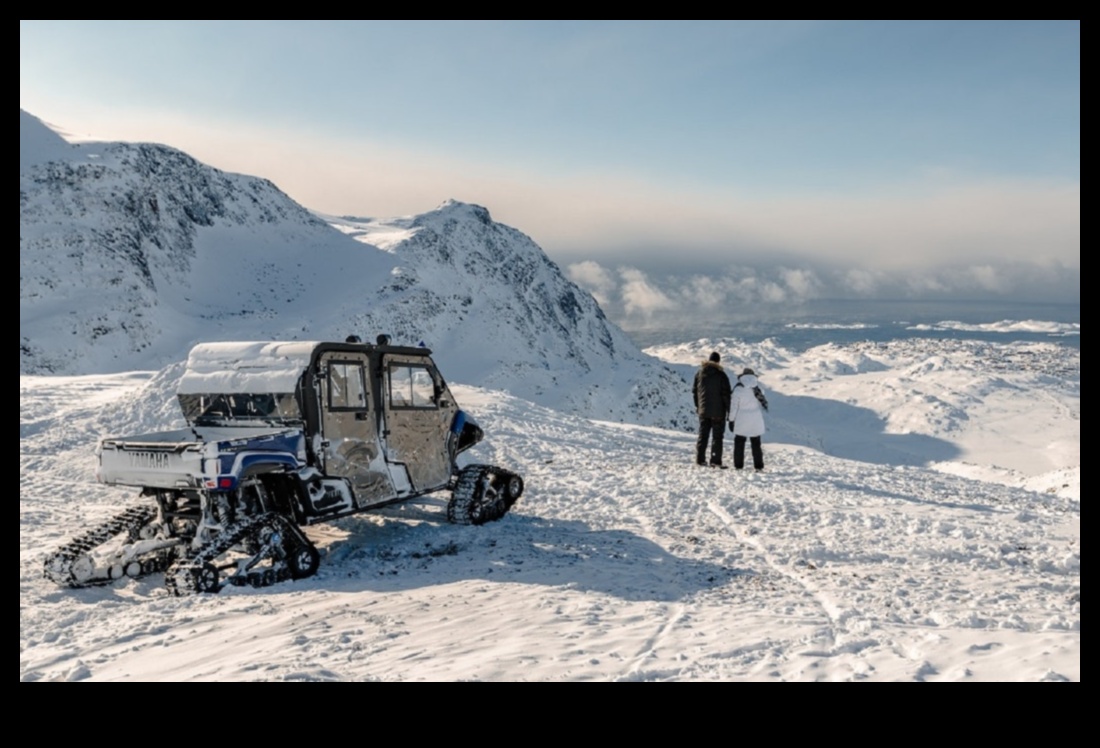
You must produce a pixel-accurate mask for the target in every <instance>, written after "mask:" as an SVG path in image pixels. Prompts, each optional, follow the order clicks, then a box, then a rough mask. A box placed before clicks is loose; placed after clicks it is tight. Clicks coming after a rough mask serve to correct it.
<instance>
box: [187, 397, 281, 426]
mask: <svg viewBox="0 0 1100 748" xmlns="http://www.w3.org/2000/svg"><path fill="white" fill-rule="evenodd" d="M179 400H180V408H181V409H182V410H183V417H184V418H186V419H187V422H188V423H193V424H196V425H199V426H254V425H259V424H265V423H279V424H283V423H289V422H298V421H301V420H302V413H301V410H300V409H299V408H298V401H297V400H296V399H295V398H294V394H293V393H290V392H279V393H274V394H272V393H259V394H253V393H247V392H235V393H233V394H199V395H180V396H179Z"/></svg>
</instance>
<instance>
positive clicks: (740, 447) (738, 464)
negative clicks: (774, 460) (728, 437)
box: [733, 436, 764, 470]
mask: <svg viewBox="0 0 1100 748" xmlns="http://www.w3.org/2000/svg"><path fill="white" fill-rule="evenodd" d="M745 439H748V440H749V441H751V442H752V466H753V467H754V468H756V469H757V470H763V469H764V449H763V448H762V447H761V446H760V437H759V436H747V437H746V436H735V437H733V466H734V467H735V468H737V469H738V470H740V469H741V468H743V467H745Z"/></svg>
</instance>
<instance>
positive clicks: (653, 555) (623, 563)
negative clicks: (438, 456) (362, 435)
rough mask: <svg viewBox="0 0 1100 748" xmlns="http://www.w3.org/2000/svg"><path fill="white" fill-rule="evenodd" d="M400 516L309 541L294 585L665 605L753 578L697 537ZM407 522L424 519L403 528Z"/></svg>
mask: <svg viewBox="0 0 1100 748" xmlns="http://www.w3.org/2000/svg"><path fill="white" fill-rule="evenodd" d="M404 508H405V509H408V508H409V507H404ZM402 514H403V515H404V517H401V518H398V516H397V513H396V512H395V513H394V514H393V515H391V517H379V516H378V515H375V516H374V518H373V520H372V521H362V520H360V518H352V519H350V520H347V521H344V522H343V523H342V524H343V527H344V530H345V531H347V534H346V535H345V536H344V537H342V538H336V539H330V540H329V541H327V542H326V541H325V540H318V546H319V547H321V549H322V560H321V568H320V570H319V571H318V573H317V576H316V577H314V578H312V579H307V580H302V581H301V582H296V583H294V584H296V585H297V584H303V583H304V584H308V585H311V586H317V587H323V588H325V589H328V590H331V591H353V590H354V591H361V590H375V591H378V592H394V591H400V590H403V589H418V588H423V587H431V586H441V585H446V584H451V583H454V582H461V581H468V580H483V581H485V582H503V583H508V584H530V585H539V586H544V587H547V588H560V587H567V588H569V589H571V590H583V591H593V592H602V593H605V594H608V595H611V596H614V597H617V598H620V599H623V600H630V601H653V602H672V601H676V600H681V599H683V598H685V597H688V596H690V595H693V594H696V593H698V592H700V591H703V590H707V589H712V588H716V587H721V586H723V585H726V584H730V583H731V582H733V583H736V580H737V578H738V577H746V576H751V575H753V574H754V572H752V571H751V570H748V569H744V568H738V567H737V566H736V565H733V564H722V563H715V562H714V561H713V560H704V559H703V558H702V557H703V556H704V555H707V556H709V555H710V554H711V552H712V549H711V548H709V547H708V542H707V539H706V538H705V537H700V536H685V537H683V538H680V539H676V540H675V541H674V543H673V544H672V550H671V551H669V550H665V549H664V548H662V547H661V546H659V545H657V544H656V543H654V542H652V541H651V540H649V539H647V538H644V537H641V536H639V535H636V534H634V533H632V532H629V531H627V530H621V529H616V530H593V529H592V528H591V527H590V526H589V525H587V524H585V523H584V522H578V521H575V520H550V519H543V518H540V517H533V516H526V515H523V514H521V513H518V512H516V511H514V510H513V512H512V513H510V514H508V515H507V516H505V517H504V518H503V519H502V520H500V521H498V522H493V523H490V524H486V525H482V526H477V527H471V526H459V525H450V524H447V523H446V519H445V516H444V515H443V514H442V513H441V512H436V511H434V510H429V511H425V510H423V509H417V508H413V511H412V512H411V513H410V512H402ZM408 518H416V519H425V520H427V521H422V522H419V523H410V522H408V521H405V520H406V519H408Z"/></svg>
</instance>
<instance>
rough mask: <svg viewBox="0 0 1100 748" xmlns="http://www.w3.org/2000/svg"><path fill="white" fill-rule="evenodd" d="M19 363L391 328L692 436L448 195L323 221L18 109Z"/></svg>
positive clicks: (171, 355) (566, 284)
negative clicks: (395, 210)
mask: <svg viewBox="0 0 1100 748" xmlns="http://www.w3.org/2000/svg"><path fill="white" fill-rule="evenodd" d="M19 184H20V189H19V205H20V207H19V215H20V247H19V255H20V256H19V259H20V371H21V372H23V373H59V374H84V373H106V372H117V371H126V370H136V369H160V368H162V367H164V366H169V365H171V364H173V363H175V362H178V361H180V360H182V359H184V358H186V355H187V352H188V350H189V349H190V347H191V346H192V345H193V344H194V343H197V342H205V341H218V340H280V339H336V340H342V339H343V338H344V337H345V336H347V335H349V334H358V335H360V336H361V337H362V338H363V339H365V340H373V339H374V337H375V336H376V335H377V334H379V333H387V334H389V335H391V336H392V337H393V340H394V341H395V342H398V343H406V344H412V345H415V344H418V343H424V344H425V345H427V346H428V347H430V348H432V350H433V351H434V352H435V357H436V360H437V361H438V362H439V363H440V366H441V368H442V369H443V371H444V373H445V374H446V376H448V378H450V379H451V380H452V381H455V382H462V383H467V384H473V385H478V386H486V387H492V388H494V389H497V390H503V391H508V392H511V393H512V394H515V395H517V396H519V397H522V398H526V399H530V400H532V401H535V402H538V403H541V404H544V405H548V406H551V407H556V408H561V409H564V410H566V411H569V412H574V413H578V414H582V415H585V416H590V417H595V418H602V419H607V420H616V421H630V422H637V423H645V424H662V425H668V426H674V427H686V426H689V425H690V422H691V417H690V412H689V408H688V406H689V405H690V403H689V401H688V400H687V399H686V398H685V392H686V391H687V385H686V384H685V382H684V381H683V379H682V378H681V377H680V376H679V375H678V374H677V373H676V372H675V371H674V370H673V369H671V368H670V367H668V366H666V365H664V364H663V363H662V362H660V361H658V360H657V359H655V358H653V357H651V356H648V355H646V354H644V353H642V352H641V351H640V350H638V348H637V346H635V345H634V343H633V342H631V341H630V339H629V338H628V337H627V336H626V335H625V334H623V333H622V331H621V330H619V329H618V328H617V327H616V326H615V325H614V324H612V323H611V322H609V321H608V320H607V318H606V317H605V316H604V314H603V312H602V311H601V310H600V308H599V305H598V304H597V303H596V302H595V300H594V299H593V298H592V296H591V295H590V294H588V293H587V292H586V291H583V290H582V289H580V288H579V287H578V286H576V285H575V284H573V283H572V282H570V281H569V280H568V279H567V278H566V277H565V276H564V274H563V273H562V272H561V271H560V269H559V268H558V267H557V266H556V265H555V264H554V263H553V262H551V261H550V260H549V258H547V257H546V255H545V253H543V251H542V250H541V249H540V248H539V247H538V246H537V245H536V244H535V243H534V242H533V241H532V240H531V239H530V238H529V237H527V236H526V235H524V234H523V233H521V232H519V231H517V230H516V229H513V228H510V227H508V226H504V225H501V224H498V223H495V222H493V220H492V219H491V217H490V215H489V212H488V211H487V210H486V209H485V208H482V207H479V206H474V205H467V204H464V203H461V202H456V201H453V200H448V201H446V202H444V203H443V204H442V205H440V206H439V207H438V208H437V209H435V210H433V211H430V212H428V213H426V214H424V215H420V216H412V217H403V218H398V219H393V220H389V221H386V220H380V219H346V218H345V219H337V218H331V217H321V216H318V215H315V214H313V213H311V212H310V211H308V210H307V209H305V208H303V207H302V206H300V205H298V204H297V203H295V202H294V201H293V200H291V199H290V198H289V197H287V196H286V195H285V194H283V193H282V192H280V191H279V190H278V188H276V187H275V186H274V185H273V184H271V183H270V182H268V181H266V180H263V179H259V178H255V177H249V176H244V175H239V174H227V173H224V172H221V171H219V170H217V169H213V168H211V167H209V166H206V165H204V164H202V163H200V162H198V161H196V160H195V159H193V158H191V157H190V156H188V155H187V154H184V153H182V152H180V151H178V150H175V149H172V148H168V147H166V146H162V145H152V144H126V143H83V144H79V145H70V144H68V143H66V142H65V141H63V140H62V139H61V138H60V137H59V136H57V135H56V133H54V132H53V131H51V130H50V129H49V128H48V127H47V126H46V125H45V124H43V123H41V122H40V121H38V120H36V119H35V118H34V117H32V116H31V115H29V114H28V113H26V112H23V111H20V178H19Z"/></svg>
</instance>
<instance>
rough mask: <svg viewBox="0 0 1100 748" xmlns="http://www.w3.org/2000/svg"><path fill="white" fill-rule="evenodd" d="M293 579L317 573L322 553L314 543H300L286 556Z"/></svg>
mask: <svg viewBox="0 0 1100 748" xmlns="http://www.w3.org/2000/svg"><path fill="white" fill-rule="evenodd" d="M286 562H287V566H289V567H290V576H291V578H293V579H304V578H306V577H311V576H313V575H314V574H316V573H317V568H318V567H319V566H320V565H321V554H320V553H319V552H318V551H317V548H316V547H315V546H314V545H313V544H312V543H299V544H298V545H297V546H296V547H295V548H294V549H293V550H291V552H290V554H289V555H287V558H286Z"/></svg>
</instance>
